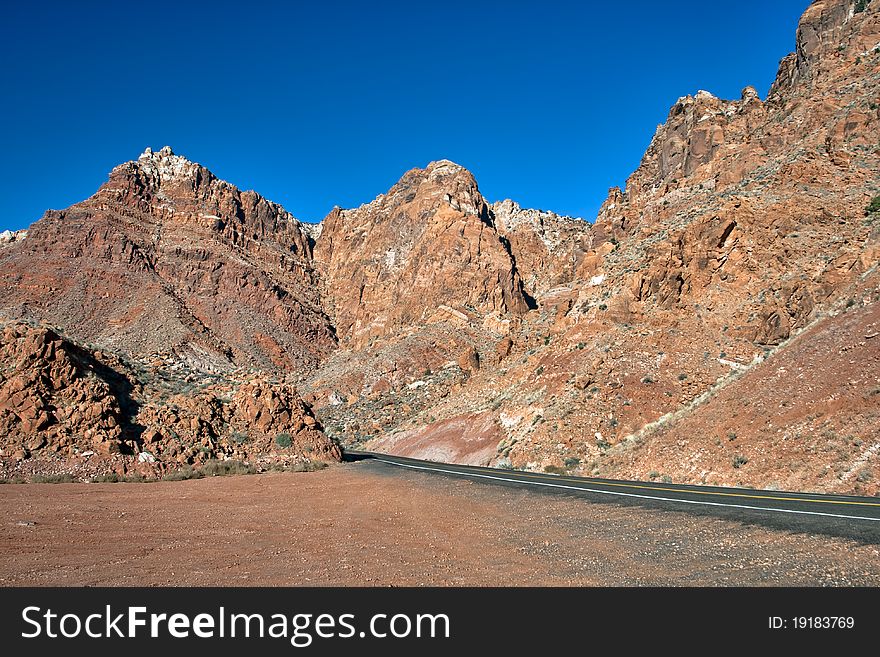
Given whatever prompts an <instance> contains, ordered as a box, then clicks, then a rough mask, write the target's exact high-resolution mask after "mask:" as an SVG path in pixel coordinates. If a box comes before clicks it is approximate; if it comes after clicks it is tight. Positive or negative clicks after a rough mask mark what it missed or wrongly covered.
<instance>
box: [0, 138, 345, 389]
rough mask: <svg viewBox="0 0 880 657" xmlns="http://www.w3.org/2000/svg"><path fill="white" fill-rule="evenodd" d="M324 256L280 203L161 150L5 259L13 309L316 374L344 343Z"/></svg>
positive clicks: (148, 348) (132, 347)
mask: <svg viewBox="0 0 880 657" xmlns="http://www.w3.org/2000/svg"><path fill="white" fill-rule="evenodd" d="M311 248H312V247H311V242H310V240H309V238H308V236H307V235H306V234H305V232H304V231H303V229H302V225H301V224H300V223H299V222H298V221H297V220H296V219H295V218H294V217H292V216H291V215H290V214H289V213H288V212H287V211H285V210H284V209H283V208H281V207H280V206H279V205H277V204H275V203H272V202H270V201H267V200H266V199H264V198H263V197H262V196H260V195H259V194H256V193H254V192H242V191H240V190H238V189H237V188H235V187H233V186H232V185H229V184H228V183H226V182H223V181H221V180H218V179H217V178H216V177H215V176H214V175H213V174H211V172H210V171H208V170H207V169H205V168H204V167H201V166H199V165H197V164H194V163H192V162H190V161H188V160H187V159H185V158H183V157H180V156H177V155H174V154H173V153H172V152H171V149H170V148H167V147H166V148H163V149H162V150H160V151H158V152H155V153H154V152H152V151H151V150H150V149H147V151H145V152H144V153H143V154H142V155H141V156H140V157H139V158H138V159H137V160H135V161H132V162H126V163H125V164H122V165H120V166H118V167H116V168H115V169H113V171H112V172H111V173H110V178H109V180H108V181H107V182H106V183H105V184H104V185H103V186H102V187H101V188H100V189H99V190H98V192H97V193H96V194H95V195H94V196H92V197H91V198H89V199H87V200H85V201H83V202H82V203H78V204H76V205H74V206H71V207H70V208H68V209H67V210H62V211H49V212H47V213H46V215H45V216H44V217H43V218H42V219H40V220H39V221H38V222H36V223H35V224H34V225H33V226H31V228H30V230H29V232H28V234H27V239H25V240H21V241H16V242H15V243H14V244H12V245H10V246H9V247H7V248H5V249H3V250H2V251H0V254H2V255H0V313H2V314H3V315H5V316H7V317H11V318H16V319H24V320H29V321H37V322H39V321H49V322H51V323H52V324H53V325H56V326H60V327H62V328H63V330H64V331H65V333H66V334H68V335H70V336H71V337H73V338H75V339H77V340H80V341H85V342H89V343H95V344H96V345H99V346H101V347H102V348H107V349H111V350H114V351H118V352H120V353H123V354H127V355H130V356H148V355H154V354H161V355H167V354H172V355H174V356H175V357H176V358H178V359H180V360H182V361H186V362H189V363H190V364H192V365H193V366H194V367H197V368H201V369H204V370H207V371H218V372H220V371H226V370H228V369H230V368H232V367H234V366H243V367H251V366H253V367H258V368H261V369H266V370H282V369H283V370H301V369H308V368H311V367H314V366H315V365H316V364H317V363H318V362H319V361H320V360H321V359H322V358H323V357H324V356H326V354H327V353H329V351H331V350H332V349H333V347H334V346H335V343H336V339H335V335H334V332H333V328H332V326H331V325H330V322H329V320H328V318H327V317H326V315H325V314H324V312H323V310H322V309H321V305H320V299H319V297H318V292H317V285H316V273H315V271H314V267H313V266H312V260H311Z"/></svg>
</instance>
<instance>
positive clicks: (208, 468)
mask: <svg viewBox="0 0 880 657" xmlns="http://www.w3.org/2000/svg"><path fill="white" fill-rule="evenodd" d="M199 470H201V472H202V475H203V476H205V477H225V476H227V475H242V474H254V473H255V472H256V469H255V468H254V467H253V466H251V465H248V464H246V463H242V462H241V461H235V460H229V461H221V460H219V459H211V460H210V461H205V463H204V465H202V467H201V468H199Z"/></svg>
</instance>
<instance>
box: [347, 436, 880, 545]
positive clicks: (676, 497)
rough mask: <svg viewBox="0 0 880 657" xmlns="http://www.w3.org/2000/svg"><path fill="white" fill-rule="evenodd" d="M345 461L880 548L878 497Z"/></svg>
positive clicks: (381, 457) (370, 457)
mask: <svg viewBox="0 0 880 657" xmlns="http://www.w3.org/2000/svg"><path fill="white" fill-rule="evenodd" d="M345 460H346V461H360V462H363V463H364V464H366V465H368V466H369V467H378V468H385V469H388V468H400V469H404V470H410V471H423V472H429V473H432V474H438V475H443V476H449V477H463V478H466V479H470V480H473V481H479V482H483V483H488V484H501V485H507V486H516V487H519V488H531V489H533V490H536V491H543V492H556V493H564V494H569V495H577V496H580V497H584V498H586V499H587V500H589V501H591V502H614V503H623V504H629V505H638V506H641V507H646V508H650V509H658V510H675V511H684V512H688V513H694V514H698V515H711V516H716V517H721V518H725V519H735V520H738V521H741V522H745V523H749V524H760V525H764V526H770V527H773V528H776V529H783V530H788V531H797V532H806V533H813V534H815V533H819V534H828V535H833V536H839V537H844V538H849V539H852V540H857V541H860V542H867V543H876V544H880V498H876V497H855V496H849V495H825V494H820V493H798V492H790V491H769V490H755V489H751V488H723V487H717V486H693V485H686V484H664V483H659V482H652V481H623V480H616V479H596V478H591V477H573V476H560V475H552V474H545V473H539V472H522V471H519V470H499V469H496V468H484V467H478V466H470V465H455V464H450V463H437V462H434V461H421V460H418V459H411V458H406V457H401V456H392V455H390V454H380V453H376V452H358V451H349V450H346V451H345Z"/></svg>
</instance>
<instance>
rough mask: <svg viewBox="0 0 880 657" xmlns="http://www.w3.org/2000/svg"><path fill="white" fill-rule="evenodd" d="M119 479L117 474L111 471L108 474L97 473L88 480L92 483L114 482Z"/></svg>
mask: <svg viewBox="0 0 880 657" xmlns="http://www.w3.org/2000/svg"><path fill="white" fill-rule="evenodd" d="M118 481H119V475H118V474H116V473H115V472H111V473H110V474H103V475H98V476H97V477H92V478H91V479H90V480H89V483H92V484H115V483H117V482H118Z"/></svg>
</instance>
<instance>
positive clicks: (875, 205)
mask: <svg viewBox="0 0 880 657" xmlns="http://www.w3.org/2000/svg"><path fill="white" fill-rule="evenodd" d="M875 212H880V196H875V197H874V198H872V199H871V202H870V203H868V205H866V206H865V215H866V216H867V215H869V214H874V213H875Z"/></svg>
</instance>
